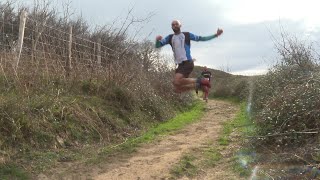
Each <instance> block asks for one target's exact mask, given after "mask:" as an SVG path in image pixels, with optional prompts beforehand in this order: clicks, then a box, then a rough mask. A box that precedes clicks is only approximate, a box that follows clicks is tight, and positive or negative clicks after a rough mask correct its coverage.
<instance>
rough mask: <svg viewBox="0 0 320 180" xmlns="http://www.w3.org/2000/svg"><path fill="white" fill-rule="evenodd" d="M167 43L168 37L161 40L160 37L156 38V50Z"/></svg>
mask: <svg viewBox="0 0 320 180" xmlns="http://www.w3.org/2000/svg"><path fill="white" fill-rule="evenodd" d="M168 43H169V36H167V37H165V38H164V39H162V36H157V37H156V48H160V47H162V46H164V45H166V44H168Z"/></svg>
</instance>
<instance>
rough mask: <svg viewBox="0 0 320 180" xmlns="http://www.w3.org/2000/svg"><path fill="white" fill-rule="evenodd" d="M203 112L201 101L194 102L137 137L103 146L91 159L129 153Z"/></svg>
mask: <svg viewBox="0 0 320 180" xmlns="http://www.w3.org/2000/svg"><path fill="white" fill-rule="evenodd" d="M203 112H204V104H203V103H201V102H197V103H195V105H194V106H193V107H192V108H191V109H190V110H189V111H187V112H183V113H181V114H179V115H177V116H176V117H175V118H173V119H171V120H168V121H167V122H164V123H161V124H158V125H157V126H155V127H153V128H150V129H149V130H148V131H147V132H146V133H144V134H143V135H141V136H139V137H137V138H129V139H128V140H127V141H125V142H124V143H122V144H119V145H118V146H113V147H110V146H108V147H105V148H103V149H102V150H101V152H100V153H99V155H98V157H96V158H94V159H91V160H90V161H92V160H93V162H96V161H97V160H98V161H99V160H101V158H100V156H109V155H111V154H114V153H119V152H125V153H131V152H134V151H135V149H136V147H138V146H139V145H140V144H142V143H148V142H151V141H153V140H155V138H156V137H158V136H160V135H166V134H169V133H171V132H174V131H176V130H178V129H181V128H183V127H185V126H186V125H188V124H190V123H193V122H196V121H198V120H199V119H200V117H201V116H202V115H203Z"/></svg>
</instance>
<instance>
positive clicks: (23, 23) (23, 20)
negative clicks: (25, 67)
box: [15, 10, 27, 69]
mask: <svg viewBox="0 0 320 180" xmlns="http://www.w3.org/2000/svg"><path fill="white" fill-rule="evenodd" d="M26 20H27V12H26V11H25V10H22V11H21V14H20V25H19V38H18V44H17V53H16V64H15V69H18V66H19V61H20V56H21V51H22V47H23V38H24V30H25V27H26Z"/></svg>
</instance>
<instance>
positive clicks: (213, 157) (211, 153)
mask: <svg viewBox="0 0 320 180" xmlns="http://www.w3.org/2000/svg"><path fill="white" fill-rule="evenodd" d="M212 146H213V145H212ZM212 146H211V147H209V148H207V149H205V150H204V152H203V155H204V160H203V161H202V162H203V164H204V166H205V167H214V166H216V165H217V163H218V162H219V161H220V160H221V158H222V154H221V153H220V150H218V149H217V148H215V147H212Z"/></svg>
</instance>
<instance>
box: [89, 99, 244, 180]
mask: <svg viewBox="0 0 320 180" xmlns="http://www.w3.org/2000/svg"><path fill="white" fill-rule="evenodd" d="M237 111H238V107H237V106H236V105H234V104H231V103H229V102H225V101H218V100H210V101H209V102H208V103H207V112H206V113H205V115H204V116H203V117H202V119H201V121H199V122H197V123H194V124H191V125H189V126H188V127H186V128H184V129H182V130H180V131H178V132H176V133H174V134H173V135H169V136H166V137H164V138H162V139H161V140H160V141H158V142H155V143H150V144H146V145H143V146H142V147H141V148H139V149H138V150H137V152H135V153H133V154H132V156H131V157H130V158H128V159H127V160H125V161H121V162H114V163H112V166H108V167H107V169H104V170H103V168H102V171H100V172H99V173H96V174H95V175H93V177H91V178H92V179H97V180H105V179H108V180H109V179H110V180H111V179H116V180H118V179H123V180H129V179H134V180H137V179H141V180H144V179H145V180H149V179H168V178H169V177H170V174H169V173H170V168H171V167H172V166H173V165H174V164H175V163H177V162H178V161H179V160H180V158H181V156H182V155H183V154H184V153H187V152H189V151H190V150H191V149H194V148H198V147H201V146H202V145H203V144H204V143H206V142H208V141H209V140H211V141H217V139H218V136H219V131H220V130H221V128H222V125H221V123H222V122H224V121H229V120H231V119H232V118H234V117H235V115H236V113H237ZM215 169H216V168H215ZM221 171H224V169H221V170H220V172H219V170H218V171H216V172H217V173H220V174H221ZM209 174H210V179H211V178H214V174H215V172H210V173H209ZM217 175H218V174H217ZM218 176H220V175H218ZM218 176H217V177H218ZM220 177H221V176H220ZM202 178H204V177H203V176H202ZM217 179H219V178H217Z"/></svg>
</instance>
